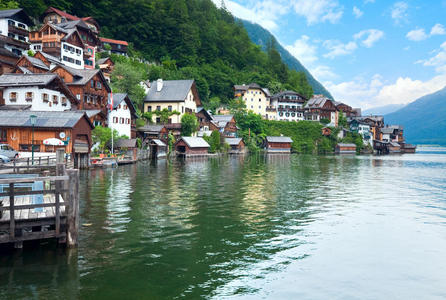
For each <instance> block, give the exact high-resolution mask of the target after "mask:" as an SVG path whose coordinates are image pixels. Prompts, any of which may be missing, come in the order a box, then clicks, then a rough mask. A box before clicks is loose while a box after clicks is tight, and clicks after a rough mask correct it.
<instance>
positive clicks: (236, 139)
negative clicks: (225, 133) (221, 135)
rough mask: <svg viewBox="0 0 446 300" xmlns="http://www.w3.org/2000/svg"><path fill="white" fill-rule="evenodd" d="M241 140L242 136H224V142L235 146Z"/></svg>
mask: <svg viewBox="0 0 446 300" xmlns="http://www.w3.org/2000/svg"><path fill="white" fill-rule="evenodd" d="M241 141H242V138H225V142H226V143H228V144H229V146H237V145H238V144H240V142H241Z"/></svg>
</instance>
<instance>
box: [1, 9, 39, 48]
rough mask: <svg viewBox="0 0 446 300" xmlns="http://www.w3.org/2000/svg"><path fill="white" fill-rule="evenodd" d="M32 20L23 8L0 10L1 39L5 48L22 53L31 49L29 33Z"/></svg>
mask: <svg viewBox="0 0 446 300" xmlns="http://www.w3.org/2000/svg"><path fill="white" fill-rule="evenodd" d="M30 25H33V22H32V20H31V19H30V18H29V16H28V15H27V14H26V13H25V11H24V10H23V9H21V8H18V9H7V10H1V11H0V35H1V37H0V40H1V41H2V42H3V43H2V44H4V48H6V49H8V50H9V51H11V52H13V53H15V54H17V55H22V54H24V53H25V52H26V51H27V50H28V49H29V44H28V35H29V26H30Z"/></svg>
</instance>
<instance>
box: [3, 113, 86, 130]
mask: <svg viewBox="0 0 446 300" xmlns="http://www.w3.org/2000/svg"><path fill="white" fill-rule="evenodd" d="M31 115H36V116H37V120H36V125H35V127H40V128H73V127H74V126H75V125H76V124H77V122H79V120H80V119H81V118H82V117H83V116H84V113H83V112H78V111H65V112H55V111H29V110H23V111H19V110H16V111H11V110H9V111H4V110H0V126H1V127H32V126H31V121H30V116H31Z"/></svg>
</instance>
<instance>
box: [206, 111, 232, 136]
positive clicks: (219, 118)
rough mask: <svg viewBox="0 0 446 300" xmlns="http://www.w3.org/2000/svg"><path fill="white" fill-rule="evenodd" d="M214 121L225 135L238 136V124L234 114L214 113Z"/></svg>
mask: <svg viewBox="0 0 446 300" xmlns="http://www.w3.org/2000/svg"><path fill="white" fill-rule="evenodd" d="M212 123H214V124H215V126H216V127H217V128H218V131H220V133H221V135H222V136H223V137H236V136H237V131H238V128H237V124H236V121H235V118H234V115H214V116H212Z"/></svg>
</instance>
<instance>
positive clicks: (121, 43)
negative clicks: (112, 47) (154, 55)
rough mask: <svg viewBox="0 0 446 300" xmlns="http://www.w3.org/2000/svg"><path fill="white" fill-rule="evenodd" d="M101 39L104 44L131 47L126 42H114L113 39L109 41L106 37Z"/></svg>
mask: <svg viewBox="0 0 446 300" xmlns="http://www.w3.org/2000/svg"><path fill="white" fill-rule="evenodd" d="M99 39H100V40H101V42H103V43H109V44H118V45H124V46H128V45H129V43H127V42H126V41H121V40H113V39H108V38H104V37H100V38H99Z"/></svg>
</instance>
